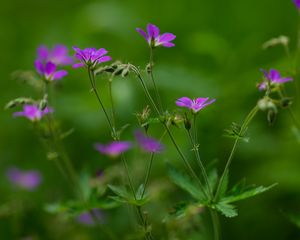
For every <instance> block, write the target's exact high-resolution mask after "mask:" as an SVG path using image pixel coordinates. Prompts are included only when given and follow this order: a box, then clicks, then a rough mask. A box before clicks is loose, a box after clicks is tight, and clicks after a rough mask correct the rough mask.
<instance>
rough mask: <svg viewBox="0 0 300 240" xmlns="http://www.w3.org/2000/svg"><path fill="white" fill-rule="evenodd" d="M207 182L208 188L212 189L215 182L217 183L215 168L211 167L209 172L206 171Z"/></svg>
mask: <svg viewBox="0 0 300 240" xmlns="http://www.w3.org/2000/svg"><path fill="white" fill-rule="evenodd" d="M208 182H209V185H210V188H211V189H212V191H214V190H215V188H216V186H217V183H218V172H217V169H212V170H211V171H210V172H209V173H208Z"/></svg>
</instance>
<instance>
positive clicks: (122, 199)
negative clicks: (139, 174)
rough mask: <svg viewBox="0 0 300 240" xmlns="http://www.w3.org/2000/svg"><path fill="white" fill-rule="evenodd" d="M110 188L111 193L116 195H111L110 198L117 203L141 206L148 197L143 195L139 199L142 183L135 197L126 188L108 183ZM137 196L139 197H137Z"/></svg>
mask: <svg viewBox="0 0 300 240" xmlns="http://www.w3.org/2000/svg"><path fill="white" fill-rule="evenodd" d="M108 187H109V188H110V190H112V192H113V193H115V194H116V195H117V196H111V197H110V198H111V199H113V200H115V201H116V202H119V203H129V204H131V205H135V206H143V205H145V204H146V203H147V202H148V201H149V198H147V197H145V196H144V197H143V198H142V199H141V194H142V190H143V185H141V186H140V187H139V189H138V191H137V194H136V198H134V196H133V195H132V193H131V192H128V191H127V189H125V188H122V187H118V186H113V185H108ZM137 196H139V198H138V197H137Z"/></svg>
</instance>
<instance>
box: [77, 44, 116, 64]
mask: <svg viewBox="0 0 300 240" xmlns="http://www.w3.org/2000/svg"><path fill="white" fill-rule="evenodd" d="M73 49H74V51H75V52H76V53H75V57H76V58H77V59H78V60H79V61H80V63H75V64H74V65H73V68H79V67H84V66H92V67H95V66H96V65H97V64H98V63H102V62H108V61H110V60H111V59H112V58H111V57H110V56H105V55H106V54H107V53H108V51H107V50H106V49H105V48H100V49H98V50H97V49H96V48H85V49H83V50H81V49H80V48H78V47H73Z"/></svg>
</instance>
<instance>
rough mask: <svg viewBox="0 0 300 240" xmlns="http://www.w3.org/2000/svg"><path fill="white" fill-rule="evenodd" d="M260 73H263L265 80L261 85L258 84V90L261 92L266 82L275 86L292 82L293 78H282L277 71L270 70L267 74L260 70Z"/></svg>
mask: <svg viewBox="0 0 300 240" xmlns="http://www.w3.org/2000/svg"><path fill="white" fill-rule="evenodd" d="M261 71H262V72H263V74H264V77H265V80H264V81H263V82H262V83H260V84H258V89H259V90H261V91H262V90H265V89H266V88H267V86H268V82H270V83H271V84H273V85H276V84H282V83H286V82H290V81H293V78H291V77H282V76H281V75H280V73H279V71H277V70H276V69H270V71H269V72H267V71H266V70H264V69H261Z"/></svg>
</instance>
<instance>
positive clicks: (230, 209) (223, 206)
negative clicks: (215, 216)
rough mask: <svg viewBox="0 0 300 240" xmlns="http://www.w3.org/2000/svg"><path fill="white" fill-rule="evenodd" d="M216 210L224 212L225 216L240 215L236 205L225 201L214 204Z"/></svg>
mask: <svg viewBox="0 0 300 240" xmlns="http://www.w3.org/2000/svg"><path fill="white" fill-rule="evenodd" d="M213 207H214V208H215V209H216V210H218V211H219V212H220V213H222V214H223V215H224V216H225V217H229V218H232V217H236V216H237V215H238V212H237V209H236V208H235V206H234V205H231V204H228V203H225V202H219V203H217V204H216V205H214V206H213Z"/></svg>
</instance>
